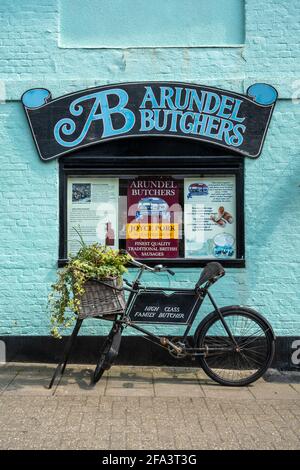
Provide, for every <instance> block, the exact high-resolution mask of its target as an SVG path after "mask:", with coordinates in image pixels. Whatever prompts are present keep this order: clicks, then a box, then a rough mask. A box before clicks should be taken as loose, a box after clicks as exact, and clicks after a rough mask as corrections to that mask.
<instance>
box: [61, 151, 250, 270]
mask: <svg viewBox="0 0 300 470" xmlns="http://www.w3.org/2000/svg"><path fill="white" fill-rule="evenodd" d="M171 159H172V160H171ZM169 160H171V162H172V163H171V164H170V161H169ZM156 172H159V175H170V174H180V175H182V177H184V176H185V175H187V176H191V175H192V174H197V175H216V176H217V175H226V174H228V175H229V174H230V175H235V178H236V219H237V224H236V246H237V254H236V259H220V262H221V263H222V265H223V266H224V267H230V268H244V267H245V229H244V158H243V157H240V156H235V155H223V156H222V155H221V156H220V155H219V156H211V155H207V156H205V155H203V156H201V157H195V156H178V155H177V156H171V155H170V156H165V155H154V156H153V155H151V156H150V157H147V158H144V157H141V156H120V155H116V156H114V155H110V156H103V155H101V156H94V155H92V156H91V155H90V154H89V152H88V151H86V152H85V153H84V152H82V151H81V152H80V153H78V154H74V155H72V156H68V157H63V158H61V159H60V161H59V258H58V267H63V266H65V265H66V263H67V262H68V259H67V184H68V178H69V177H71V176H75V177H76V176H77V177H80V176H83V177H84V176H92V177H93V176H95V177H96V176H97V175H101V176H103V177H105V176H115V177H118V176H125V175H128V176H132V175H137V176H146V175H155V173H156ZM141 261H142V262H144V263H146V264H149V265H150V266H153V265H155V264H157V263H159V262H163V263H164V264H165V265H167V266H170V267H178V268H181V267H189V268H191V267H203V266H205V265H206V264H207V263H209V262H210V261H217V259H216V258H211V259H208V258H206V259H198V258H197V259H196V258H174V259H171V258H169V259H167V258H163V259H158V258H155V259H154V258H151V259H149V258H145V259H143V260H141Z"/></svg>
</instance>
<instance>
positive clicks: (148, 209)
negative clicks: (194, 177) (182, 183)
mask: <svg viewBox="0 0 300 470" xmlns="http://www.w3.org/2000/svg"><path fill="white" fill-rule="evenodd" d="M178 208H179V187H178V183H177V181H175V180H174V179H172V178H170V177H161V178H159V177H158V178H153V177H151V178H148V177H138V178H135V179H133V180H131V181H129V184H128V190H127V226H126V249H127V251H128V252H129V253H130V254H131V255H132V256H133V257H135V258H177V257H178V255H179V254H178V247H179V221H178V214H179V210H178Z"/></svg>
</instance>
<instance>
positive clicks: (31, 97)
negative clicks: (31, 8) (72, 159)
mask: <svg viewBox="0 0 300 470" xmlns="http://www.w3.org/2000/svg"><path fill="white" fill-rule="evenodd" d="M276 99H277V91H276V90H275V88H273V87H272V86H271V85H267V84H263V83H256V84H253V85H251V86H250V87H249V88H248V90H247V94H246V95H242V94H239V93H234V92H231V91H225V90H222V89H219V88H212V87H208V86H201V85H193V84H187V83H177V82H172V83H169V82H138V83H124V84H118V85H108V86H100V87H97V88H91V89H87V90H84V91H78V92H76V93H71V94H69V95H65V96H62V97H60V98H55V99H52V96H51V93H50V91H49V90H47V89H44V88H35V89H31V90H28V91H26V92H25V93H24V94H23V96H22V103H23V106H24V109H25V112H26V116H27V118H28V121H29V125H30V127H31V130H32V134H33V137H34V141H35V144H36V147H37V150H38V152H39V155H40V157H41V158H42V160H51V159H53V158H56V157H59V156H61V155H64V154H66V153H69V152H71V151H74V150H78V149H80V148H82V147H86V146H89V145H93V144H97V143H99V142H104V141H108V140H112V139H120V138H124V137H141V136H168V137H181V138H188V139H193V140H198V141H202V142H208V143H211V144H214V145H218V146H221V147H224V148H227V149H230V150H232V151H234V152H237V153H239V154H241V155H244V156H247V157H251V158H256V157H258V156H259V155H260V153H261V151H262V147H263V143H264V140H265V136H266V133H267V130H268V126H269V122H270V119H271V116H272V113H273V109H274V106H275V102H276Z"/></svg>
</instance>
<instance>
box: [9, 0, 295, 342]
mask: <svg viewBox="0 0 300 470" xmlns="http://www.w3.org/2000/svg"><path fill="white" fill-rule="evenodd" d="M83 4H84V2H83ZM58 15H59V5H58V2H57V0H39V2H36V1H35V0H22V1H21V0H20V1H18V0H15V1H14V2H11V1H9V0H2V1H1V3H0V102H1V103H0V168H1V172H0V210H1V243H0V279H1V282H0V335H20V334H22V335H47V334H48V332H49V321H48V315H47V311H46V300H47V294H48V291H49V286H50V284H51V282H52V281H53V280H54V278H55V271H56V262H57V248H58V172H57V162H55V161H53V162H49V163H44V162H42V161H40V160H39V158H38V155H37V152H36V150H35V147H34V144H33V141H32V138H31V135H30V131H29V127H28V125H27V122H26V120H25V116H24V113H23V110H22V107H21V103H20V96H21V94H22V93H23V92H24V91H25V90H26V89H28V88H34V87H46V88H48V89H50V90H51V92H52V95H53V96H54V97H55V96H59V95H62V94H65V93H68V92H71V91H75V90H79V89H83V88H86V87H91V86H95V85H103V84H106V83H116V82H124V81H134V80H137V81H138V80H178V81H186V82H189V81H190V82H195V83H202V84H209V85H212V86H220V87H222V88H228V89H231V90H235V91H240V92H244V91H245V90H246V89H247V87H248V85H249V84H250V83H254V82H267V83H271V84H273V85H275V86H276V87H277V89H278V91H279V98H280V99H279V102H278V104H277V106H276V110H275V113H274V116H273V120H272V123H271V126H270V130H269V133H268V136H267V139H266V143H265V147H264V150H263V153H262V156H261V157H260V158H259V159H258V160H256V161H253V160H246V180H245V215H246V262H247V267H246V269H238V270H236V269H228V270H227V271H228V272H227V276H226V277H225V278H223V279H222V280H221V281H220V282H219V283H218V284H217V285H215V286H214V287H213V292H214V293H215V295H216V298H217V299H219V303H220V305H226V304H232V303H234V304H237V303H242V304H245V305H250V306H252V307H255V308H257V309H259V310H260V311H261V312H262V313H263V314H264V315H266V317H267V318H268V319H269V320H270V321H271V323H272V325H273V326H274V328H275V332H276V333H277V334H278V335H299V334H300V311H299V300H300V298H299V297H300V296H299V285H300V283H299V264H300V254H299V252H300V230H299V220H300V204H299V192H300V182H299V170H300V156H299V153H300V150H299V148H300V132H299V120H300V104H299V102H297V99H296V98H297V96H299V97H300V82H299V79H298V77H299V72H300V60H299V48H298V46H297V42H298V24H299V19H300V3H299V2H298V1H297V0H291V1H289V2H282V1H281V0H248V1H246V2H245V19H246V23H245V45H244V46H240V47H225V46H224V47H193V48H189V47H181V48H176V47H174V48H165V47H163V44H162V47H157V48H144V49H143V48H141V49H140V48H137V49H135V48H131V49H124V50H123V49H101V48H93V49H80V48H76V49H72V48H67V49H64V48H62V47H59V34H60V31H59V21H58V19H59V18H58ZM99 21H100V20H99ZM297 80H298V81H297ZM292 98H294V99H292ZM130 275H132V273H131V274H130ZM198 276H199V270H198V269H197V270H196V269H177V270H176V276H175V278H172V283H174V285H177V286H178V285H180V286H192V285H193V284H194V282H195V281H196V279H197V278H198ZM145 279H146V281H147V282H148V281H149V282H151V284H153V283H155V282H157V284H158V283H159V284H161V279H163V282H164V283H165V285H168V283H169V281H168V278H167V276H166V275H165V274H163V275H160V277H159V278H158V277H156V278H154V279H153V278H152V279H151V277H150V276H148V277H146V278H145ZM204 307H205V308H204V310H203V313H202V314H200V317H202V316H203V315H204V313H207V312H208V311H209V310H210V306H209V305H208V304H206V305H205V306H204ZM105 332H106V326H105V324H104V323H101V322H92V321H90V322H88V321H87V322H86V323H85V326H84V328H83V332H82V334H93V333H97V334H103V333H105ZM170 333H171V330H170ZM173 333H175V332H174V331H173Z"/></svg>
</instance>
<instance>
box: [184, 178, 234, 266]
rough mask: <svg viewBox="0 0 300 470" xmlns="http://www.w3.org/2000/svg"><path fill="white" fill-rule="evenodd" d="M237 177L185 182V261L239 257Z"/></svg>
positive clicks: (197, 179) (189, 179)
mask: <svg viewBox="0 0 300 470" xmlns="http://www.w3.org/2000/svg"><path fill="white" fill-rule="evenodd" d="M235 194H236V190H235V176H234V175H229V176H227V175H224V176H207V177H201V178H185V180H184V232H185V258H221V259H234V258H236V195H235Z"/></svg>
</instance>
